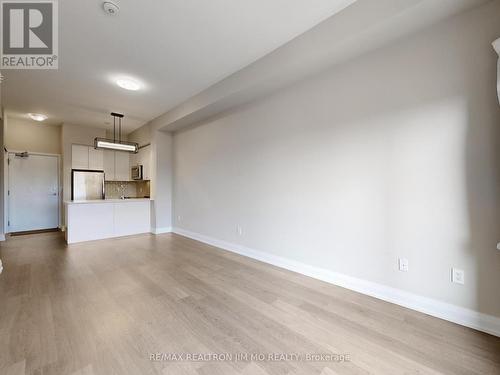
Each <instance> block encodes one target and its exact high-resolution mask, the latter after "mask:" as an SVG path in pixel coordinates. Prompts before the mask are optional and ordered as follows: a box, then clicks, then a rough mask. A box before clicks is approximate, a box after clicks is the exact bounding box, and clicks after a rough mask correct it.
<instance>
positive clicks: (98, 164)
mask: <svg viewBox="0 0 500 375" xmlns="http://www.w3.org/2000/svg"><path fill="white" fill-rule="evenodd" d="M89 169H93V170H99V171H102V170H103V169H104V152H103V150H96V149H95V148H94V147H89Z"/></svg>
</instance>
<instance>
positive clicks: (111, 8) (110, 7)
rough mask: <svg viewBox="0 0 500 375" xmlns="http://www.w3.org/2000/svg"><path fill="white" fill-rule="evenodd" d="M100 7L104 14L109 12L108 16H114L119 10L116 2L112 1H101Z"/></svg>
mask: <svg viewBox="0 0 500 375" xmlns="http://www.w3.org/2000/svg"><path fill="white" fill-rule="evenodd" d="M102 8H103V9H104V11H105V12H106V14H109V15H110V16H116V15H117V14H118V12H119V11H120V7H119V6H118V4H116V3H115V2H113V1H105V2H104V3H102Z"/></svg>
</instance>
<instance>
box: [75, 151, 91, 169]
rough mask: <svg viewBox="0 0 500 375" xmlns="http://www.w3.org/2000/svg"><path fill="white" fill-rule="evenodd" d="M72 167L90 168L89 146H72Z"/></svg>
mask: <svg viewBox="0 0 500 375" xmlns="http://www.w3.org/2000/svg"><path fill="white" fill-rule="evenodd" d="M71 167H72V168H73V169H89V146H82V145H72V146H71Z"/></svg>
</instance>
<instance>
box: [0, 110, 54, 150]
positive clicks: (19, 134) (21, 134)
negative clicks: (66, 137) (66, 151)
mask: <svg viewBox="0 0 500 375" xmlns="http://www.w3.org/2000/svg"><path fill="white" fill-rule="evenodd" d="M5 146H6V147H7V149H8V150H16V151H31V152H42V153H47V154H60V153H61V126H56V125H45V124H43V123H39V122H36V121H32V120H22V119H18V118H12V117H9V122H8V126H6V127H5Z"/></svg>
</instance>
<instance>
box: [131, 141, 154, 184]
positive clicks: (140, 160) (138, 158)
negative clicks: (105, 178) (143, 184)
mask: <svg viewBox="0 0 500 375" xmlns="http://www.w3.org/2000/svg"><path fill="white" fill-rule="evenodd" d="M130 165H131V166H133V167H134V166H136V165H142V179H143V180H151V146H147V147H144V148H141V149H140V150H139V152H138V153H137V154H135V155H132V157H131V158H130Z"/></svg>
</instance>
